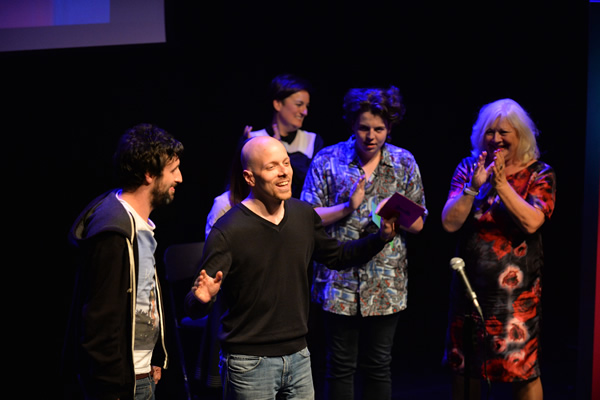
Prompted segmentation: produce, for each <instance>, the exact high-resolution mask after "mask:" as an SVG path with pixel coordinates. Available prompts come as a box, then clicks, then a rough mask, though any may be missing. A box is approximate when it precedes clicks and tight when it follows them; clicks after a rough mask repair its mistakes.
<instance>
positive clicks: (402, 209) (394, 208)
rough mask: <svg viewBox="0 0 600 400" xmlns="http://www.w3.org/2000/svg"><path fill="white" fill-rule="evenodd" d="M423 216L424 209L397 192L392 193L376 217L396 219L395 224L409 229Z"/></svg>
mask: <svg viewBox="0 0 600 400" xmlns="http://www.w3.org/2000/svg"><path fill="white" fill-rule="evenodd" d="M423 214H425V207H423V206H421V205H419V204H417V203H415V202H414V201H412V200H411V199H409V198H408V197H406V196H404V195H401V194H400V193H398V192H396V193H394V195H393V196H392V197H390V199H389V200H388V201H387V202H386V203H385V204H384V205H383V207H381V209H380V210H379V211H378V212H377V215H379V216H381V217H383V218H385V219H390V218H392V217H396V218H397V219H396V222H398V223H399V224H400V225H402V226H404V227H406V228H408V227H410V226H411V225H412V224H413V223H414V222H415V221H416V220H417V218H419V217H421V216H422V215H423Z"/></svg>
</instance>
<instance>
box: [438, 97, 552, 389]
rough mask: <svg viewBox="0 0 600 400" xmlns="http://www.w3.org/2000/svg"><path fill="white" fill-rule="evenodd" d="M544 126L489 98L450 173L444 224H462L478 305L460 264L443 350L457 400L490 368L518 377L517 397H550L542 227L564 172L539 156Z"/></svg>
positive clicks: (491, 377) (493, 376) (456, 227)
mask: <svg viewBox="0 0 600 400" xmlns="http://www.w3.org/2000/svg"><path fill="white" fill-rule="evenodd" d="M537 135H538V131H537V128H536V127H535V124H534V123H533V121H532V120H531V118H530V117H529V115H528V114H527V112H526V111H525V110H524V109H523V108H522V107H521V106H520V105H519V104H518V103H517V102H515V101H514V100H511V99H501V100H497V101H495V102H492V103H490V104H487V105H485V106H484V107H483V108H482V109H481V111H480V113H479V117H478V119H477V121H476V122H475V124H474V125H473V131H472V135H471V144H472V152H471V156H470V157H466V158H464V159H463V160H462V161H461V162H460V163H459V165H458V167H457V168H456V170H455V172H454V175H453V177H452V181H451V184H450V193H449V195H448V200H447V202H446V204H445V206H444V209H443V211H442V225H443V227H444V229H445V230H446V231H448V232H457V234H458V238H459V240H458V247H457V256H459V257H461V258H462V260H463V261H464V268H463V270H464V272H465V274H466V276H467V277H468V279H469V282H470V284H471V286H472V290H473V292H475V294H476V296H477V300H478V303H479V305H480V309H479V310H478V309H477V307H476V304H475V302H474V301H473V299H472V297H469V296H468V293H467V291H466V290H465V285H464V282H462V281H461V280H460V279H459V277H458V274H457V273H455V276H454V277H453V280H452V286H451V298H450V310H449V321H448V330H447V340H446V351H445V357H444V360H445V363H446V364H447V365H448V366H449V367H450V369H451V370H452V371H453V372H454V374H455V375H454V378H455V379H454V381H453V396H454V398H455V399H458V400H459V399H463V398H464V396H465V390H471V391H473V393H475V394H476V396H474V397H472V398H479V397H477V395H478V392H479V391H480V382H481V379H482V378H483V379H485V380H487V381H488V382H508V383H510V384H511V386H512V389H513V394H514V398H515V399H542V398H543V391H542V383H541V380H540V365H539V353H540V322H541V291H542V266H543V247H542V238H541V232H540V228H541V227H542V225H543V224H544V222H545V221H546V220H547V219H549V218H550V216H551V215H552V212H553V210H554V202H555V192H556V176H555V173H554V170H553V169H552V168H551V167H550V166H549V165H548V164H545V163H544V162H541V161H539V160H538V158H539V156H540V152H539V149H538V146H537V141H536V137H537ZM480 310H481V314H480Z"/></svg>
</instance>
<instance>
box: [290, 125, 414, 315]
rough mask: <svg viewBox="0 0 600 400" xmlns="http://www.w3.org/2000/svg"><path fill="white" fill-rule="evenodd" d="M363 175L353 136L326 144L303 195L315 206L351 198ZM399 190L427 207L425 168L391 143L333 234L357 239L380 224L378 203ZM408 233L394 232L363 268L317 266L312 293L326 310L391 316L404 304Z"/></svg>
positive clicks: (311, 170)
mask: <svg viewBox="0 0 600 400" xmlns="http://www.w3.org/2000/svg"><path fill="white" fill-rule="evenodd" d="M362 175H364V171H363V170H362V168H361V166H360V163H359V161H358V155H357V154H356V151H355V139H354V137H351V138H350V139H349V140H348V141H346V142H341V143H338V144H335V145H333V146H329V147H326V148H324V149H322V150H321V151H320V152H319V153H318V154H317V155H316V156H315V158H314V159H313V161H312V164H311V166H310V170H309V172H308V174H307V176H306V180H305V182H304V188H303V190H302V194H301V197H300V198H301V199H302V200H304V201H307V202H309V203H310V204H312V205H313V207H331V206H334V205H337V204H340V203H344V202H347V201H348V200H349V198H350V194H351V191H352V187H353V186H354V184H355V183H356V181H358V179H359V178H360V177H361V176H362ZM395 192H400V193H401V194H403V195H405V196H406V197H408V198H409V199H411V200H413V201H414V202H416V203H418V204H420V205H422V206H423V207H425V193H424V190H423V183H422V181H421V173H420V171H419V166H418V165H417V163H416V161H415V159H414V157H413V155H412V154H411V153H410V152H409V151H407V150H405V149H401V148H399V147H396V146H393V145H391V144H389V143H386V144H384V146H383V147H382V157H381V160H380V162H379V164H378V165H377V167H376V168H375V171H374V172H373V173H372V174H371V176H370V177H369V180H368V181H367V182H366V186H365V199H364V200H363V202H362V204H361V205H360V207H359V208H358V209H356V210H355V211H353V212H352V213H351V214H350V215H348V216H347V217H345V218H344V219H342V220H340V221H338V222H336V223H335V224H331V225H329V226H328V227H326V228H327V231H328V232H329V234H330V235H331V236H333V237H335V238H336V239H338V240H340V241H347V240H354V239H358V238H360V237H362V236H364V235H366V234H368V233H371V232H373V231H377V230H378V229H379V228H378V227H377V225H376V224H375V223H374V222H373V220H372V213H374V211H375V209H376V208H377V205H378V204H379V203H380V202H381V201H382V200H384V199H386V198H388V197H390V196H391V195H393V194H394V193H395ZM405 234H406V233H405V232H404V231H401V234H399V235H396V237H395V238H394V240H393V241H392V242H390V243H389V244H388V245H387V246H386V247H385V248H384V249H383V250H382V251H381V252H380V253H378V254H377V255H376V256H375V257H373V258H372V259H371V261H369V262H368V263H367V264H364V265H362V266H361V267H358V268H357V267H354V268H348V269H346V270H342V271H333V270H330V269H328V268H327V267H326V266H324V265H320V264H317V265H315V275H314V280H313V287H312V298H313V300H314V301H316V302H318V303H321V304H322V306H323V309H324V310H326V311H329V312H333V313H336V314H342V315H356V314H357V313H358V310H359V307H358V305H359V301H360V313H361V315H362V316H375V315H388V314H392V313H396V312H399V311H401V310H403V309H405V308H406V305H407V304H406V300H407V281H408V279H407V260H406V237H405Z"/></svg>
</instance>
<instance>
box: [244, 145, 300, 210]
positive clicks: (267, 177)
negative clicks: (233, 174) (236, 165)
mask: <svg viewBox="0 0 600 400" xmlns="http://www.w3.org/2000/svg"><path fill="white" fill-rule="evenodd" d="M241 160H242V168H243V169H244V179H245V180H246V182H247V183H248V185H249V186H250V190H251V191H252V193H253V194H254V195H255V197H259V198H262V199H263V200H265V201H266V200H286V199H289V198H290V197H291V196H292V175H293V171H292V166H291V164H290V158H289V156H288V154H287V151H286V149H285V147H283V144H281V142H280V141H279V140H277V139H274V138H272V137H270V136H257V137H254V138H252V139H250V140H248V141H247V142H246V144H245V145H244V146H243V147H242V155H241Z"/></svg>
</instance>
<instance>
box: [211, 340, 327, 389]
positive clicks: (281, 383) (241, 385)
mask: <svg viewBox="0 0 600 400" xmlns="http://www.w3.org/2000/svg"><path fill="white" fill-rule="evenodd" d="M220 366H221V380H222V382H223V394H224V399H226V400H234V399H235V400H274V399H278V400H279V399H294V400H313V399H314V397H315V393H314V387H313V380H312V373H311V367H310V353H309V351H308V349H307V348H305V349H303V350H300V351H299V352H297V353H294V354H290V355H285V356H278V357H259V356H249V355H243V354H225V353H222V354H221V365H220Z"/></svg>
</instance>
